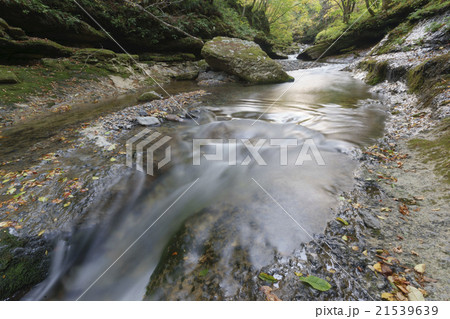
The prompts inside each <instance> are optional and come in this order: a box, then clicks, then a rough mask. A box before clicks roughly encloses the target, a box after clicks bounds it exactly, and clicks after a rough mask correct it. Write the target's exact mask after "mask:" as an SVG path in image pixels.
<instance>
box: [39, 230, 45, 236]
mask: <svg viewBox="0 0 450 319" xmlns="http://www.w3.org/2000/svg"><path fill="white" fill-rule="evenodd" d="M44 233H45V229H44V230H41V231H40V232H39V233H38V236H39V237H40V236H42V235H43V234H44Z"/></svg>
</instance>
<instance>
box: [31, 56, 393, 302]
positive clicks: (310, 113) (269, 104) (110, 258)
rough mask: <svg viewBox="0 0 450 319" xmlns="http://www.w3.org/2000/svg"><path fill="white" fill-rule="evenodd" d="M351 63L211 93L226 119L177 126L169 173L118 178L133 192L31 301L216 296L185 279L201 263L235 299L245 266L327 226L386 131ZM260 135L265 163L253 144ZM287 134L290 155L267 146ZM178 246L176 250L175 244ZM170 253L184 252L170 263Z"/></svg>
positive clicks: (84, 234)
mask: <svg viewBox="0 0 450 319" xmlns="http://www.w3.org/2000/svg"><path fill="white" fill-rule="evenodd" d="M342 67H343V66H342V65H327V66H323V67H319V68H314V69H309V70H302V71H295V72H292V75H293V76H294V77H295V78H296V82H295V83H294V84H292V83H286V84H278V85H264V86H247V87H243V86H239V85H236V84H233V85H229V86H227V87H219V88H213V89H211V92H212V94H211V95H209V96H208V97H207V99H206V101H205V104H206V105H207V106H208V108H209V109H210V110H211V111H212V112H213V113H214V114H215V115H216V116H217V120H216V121H212V122H209V123H206V124H202V125H200V126H195V125H193V126H191V127H185V128H183V129H180V130H179V131H177V132H173V131H172V134H171V137H172V142H171V144H170V145H171V147H172V162H171V164H170V168H167V169H165V171H164V172H163V173H161V174H160V175H159V176H158V177H157V178H152V177H149V176H148V175H145V174H143V173H140V172H137V171H130V174H128V175H126V176H125V177H124V178H123V179H122V180H121V181H120V182H119V183H120V184H121V185H122V189H123V186H124V185H126V186H127V187H125V188H126V191H122V192H121V193H118V194H114V195H113V196H112V199H111V201H110V202H109V203H108V207H107V208H106V207H103V208H100V209H101V210H105V211H107V212H108V215H109V216H110V218H109V219H107V220H105V222H104V223H101V224H100V225H98V226H92V227H89V228H87V227H86V228H84V229H80V230H79V231H77V232H76V234H75V235H74V236H73V238H72V239H69V240H67V241H61V243H60V246H59V247H58V249H57V250H56V253H55V256H54V258H53V263H54V264H53V270H52V272H51V274H50V276H49V278H48V279H47V281H45V282H43V283H42V284H40V285H39V286H38V287H36V288H35V289H34V290H33V291H32V292H31V293H30V294H29V295H28V296H27V297H26V299H64V300H66V299H67V300H73V299H81V300H85V299H86V300H92V299H93V300H111V299H112V300H141V299H193V298H194V299H195V298H200V299H213V298H210V297H211V295H206V296H205V295H202V297H198V296H197V297H193V296H194V295H195V294H192V295H190V291H189V289H191V288H192V287H191V286H189V285H185V284H184V283H185V281H186V278H188V279H189V278H192V280H195V278H196V277H198V276H199V271H200V276H202V275H201V273H202V272H201V271H205V269H202V267H203V268H204V266H202V265H203V264H204V263H207V264H208V269H206V271H207V272H209V273H210V274H211V273H214V274H215V275H217V276H215V279H214V280H215V281H217V282H216V284H217V286H218V287H220V288H218V289H220V291H217V290H216V291H215V292H214V293H213V294H216V293H217V294H218V295H219V294H220V295H221V298H222V299H233V298H234V297H236V294H237V293H238V291H239V286H241V285H243V284H245V283H244V282H242V279H239V278H238V277H236V276H233V274H234V273H235V272H236V269H238V268H239V269H241V268H242V265H246V266H245V267H249V269H260V268H261V267H264V266H266V265H269V264H270V263H272V262H273V261H274V259H275V256H289V254H291V253H292V252H293V250H294V249H296V248H297V247H298V246H299V245H300V244H301V243H302V242H307V241H310V240H311V238H312V236H314V235H315V234H319V233H321V232H323V230H324V228H325V226H326V223H327V221H328V220H330V219H331V218H332V211H331V209H332V208H333V207H335V205H336V202H337V197H338V195H339V194H340V193H341V192H342V191H345V190H348V189H350V187H351V186H352V183H353V178H352V176H353V175H352V172H353V169H354V166H355V162H354V161H353V159H352V157H351V156H350V155H349V154H350V153H351V152H352V150H353V149H354V148H355V147H357V146H361V145H367V144H368V143H371V142H372V141H373V140H374V139H375V138H377V137H379V136H380V135H381V133H382V130H383V124H382V123H383V121H384V114H383V111H382V109H381V106H380V104H379V103H378V102H377V100H376V97H374V96H372V95H371V94H370V93H369V92H368V87H367V86H366V85H365V84H364V83H362V82H360V81H358V80H355V79H354V78H352V77H351V75H350V74H349V73H346V72H343V71H340V69H341V68H342ZM164 132H166V133H167V130H165V131H164ZM199 138H201V139H215V140H214V141H210V142H211V143H210V145H209V146H205V147H204V148H203V149H201V150H202V152H203V155H204V154H213V153H215V151H217V149H218V148H221V147H222V146H221V145H222V144H220V143H219V142H220V141H218V139H219V140H220V139H222V140H223V141H225V142H227V143H226V144H225V147H223V149H222V150H223V155H224V156H223V160H206V159H205V158H204V157H203V155H202V154H201V153H196V152H193V151H192V141H193V139H199ZM261 139H265V140H266V142H264V143H262V144H261V145H260V146H261V147H260V148H259V150H258V154H260V156H261V158H262V159H263V162H264V163H261V161H259V163H258V162H257V161H256V160H255V159H256V157H254V156H252V155H253V153H251V152H249V149H248V143H249V142H251V143H252V144H253V145H255V144H256V143H257V142H258V141H261ZM280 139H289V140H295V141H296V145H291V146H289V147H287V148H286V152H285V153H283V152H282V151H280V146H277V145H273V144H272V145H271V144H270V143H269V141H271V140H272V141H273V140H277V141H279V140H280ZM229 140H232V141H233V142H232V143H231V144H230V141H229ZM234 141H235V144H233V143H234ZM310 142H312V143H313V145H314V147H315V148H317V151H318V153H319V156H317V154H316V153H315V152H314V148H313V149H311V148H310V149H309V153H308V154H309V157H305V158H303V159H304V161H303V162H302V163H300V162H298V161H297V160H298V158H299V156H300V154H302V153H301V152H302V149H303V148H304V147H305V145H310ZM230 145H232V146H233V147H234V146H235V147H234V148H230ZM282 154H285V155H286V157H285V158H284V159H283V158H282ZM197 156H199V157H200V158H201V161H200V165H193V164H192V163H193V161H194V158H196V157H197ZM247 157H248V158H250V161H248V160H247ZM230 158H233V159H235V160H233V161H232V162H231V163H232V164H230ZM321 160H322V161H321ZM323 164H325V165H323ZM174 241H175V242H176V245H175V247H179V249H177V251H168V250H167V249H168V247H169V246H168V245H170V247H173V246H174ZM170 256H179V257H180V258H178V261H177V262H176V263H175V266H174V267H172V268H170V269H169V270H167V269H165V268H164V266H163V265H162V264H163V263H165V262H166V261H167V258H169V257H170ZM237 265H239V266H237ZM155 269H156V270H155ZM160 278H165V279H164V280H162V281H161V280H160ZM176 285H179V286H180V287H181V288H179V289H178V288H177V289H178V290H177V291H176V292H171V293H169V292H168V289H166V288H165V287H171V289H172V288H173V287H175V286H176ZM172 286H173V287H172ZM147 287H148V291H147V293H146V289H147ZM172 290H173V289H172ZM191 290H192V289H191ZM211 293H212V292H206V294H211Z"/></svg>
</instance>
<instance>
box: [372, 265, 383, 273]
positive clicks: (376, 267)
mask: <svg viewBox="0 0 450 319" xmlns="http://www.w3.org/2000/svg"><path fill="white" fill-rule="evenodd" d="M373 268H374V269H375V270H376V271H378V272H382V270H381V264H380V263H376V264H375V265H373Z"/></svg>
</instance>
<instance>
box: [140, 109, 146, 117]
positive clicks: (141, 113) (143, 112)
mask: <svg viewBox="0 0 450 319" xmlns="http://www.w3.org/2000/svg"><path fill="white" fill-rule="evenodd" d="M138 115H139V116H147V115H148V113H147V112H146V111H144V110H138Z"/></svg>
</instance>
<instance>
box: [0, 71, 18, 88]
mask: <svg viewBox="0 0 450 319" xmlns="http://www.w3.org/2000/svg"><path fill="white" fill-rule="evenodd" d="M19 82H20V81H19V79H18V78H17V76H16V75H15V74H14V72H12V71H7V70H2V69H0V84H16V83H19Z"/></svg>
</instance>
